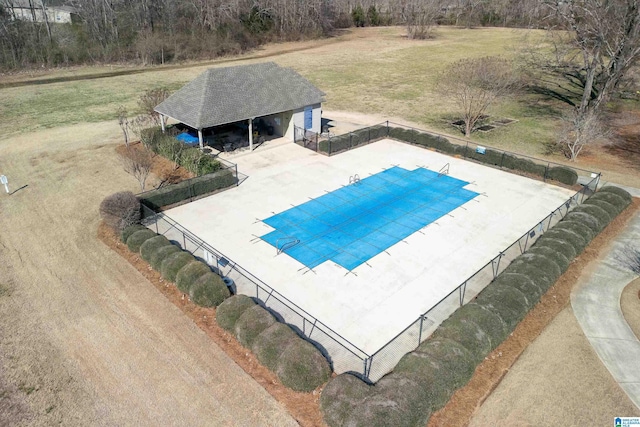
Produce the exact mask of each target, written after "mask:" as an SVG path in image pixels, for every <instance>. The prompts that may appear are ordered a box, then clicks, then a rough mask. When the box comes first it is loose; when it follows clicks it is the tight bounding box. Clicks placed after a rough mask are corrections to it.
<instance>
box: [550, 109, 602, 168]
mask: <svg viewBox="0 0 640 427" xmlns="http://www.w3.org/2000/svg"><path fill="white" fill-rule="evenodd" d="M563 122H564V127H563V129H562V132H561V133H560V135H561V136H560V141H559V142H560V146H561V149H562V151H563V152H564V154H565V155H566V156H567V157H568V158H569V159H570V160H571V161H575V160H576V159H577V158H578V155H579V154H580V152H581V151H582V149H583V148H584V147H585V146H586V145H588V144H591V143H593V142H595V141H598V140H599V139H602V138H605V137H607V136H608V135H609V131H608V129H607V127H606V126H604V125H603V124H602V121H601V120H600V117H599V116H598V115H597V114H596V113H595V112H593V111H588V112H587V113H586V114H579V112H578V110H573V111H571V112H570V113H569V114H567V115H566V116H565V117H563Z"/></svg>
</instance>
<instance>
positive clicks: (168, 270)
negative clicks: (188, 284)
mask: <svg viewBox="0 0 640 427" xmlns="http://www.w3.org/2000/svg"><path fill="white" fill-rule="evenodd" d="M194 259H195V258H194V257H193V255H191V254H190V253H189V252H185V251H180V252H176V253H173V254H171V255H168V256H167V257H166V258H165V259H164V260H163V261H162V263H161V264H160V274H161V275H162V277H163V278H164V280H167V281H169V282H174V283H175V281H176V276H177V275H178V272H179V271H180V269H181V268H182V267H184V266H185V265H187V264H188V263H190V262H191V261H193V260H194Z"/></svg>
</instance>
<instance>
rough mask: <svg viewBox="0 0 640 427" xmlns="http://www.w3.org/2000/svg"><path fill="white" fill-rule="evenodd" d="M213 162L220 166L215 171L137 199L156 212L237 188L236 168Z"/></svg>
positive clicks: (221, 160)
mask: <svg viewBox="0 0 640 427" xmlns="http://www.w3.org/2000/svg"><path fill="white" fill-rule="evenodd" d="M215 160H216V161H217V162H218V163H219V165H220V167H219V168H218V169H217V170H216V171H214V172H212V173H209V174H206V175H201V176H197V177H195V178H191V179H186V180H184V181H180V182H178V183H176V184H169V185H164V186H162V187H160V188H156V189H154V190H149V191H145V192H143V193H140V194H138V199H140V201H141V202H142V203H144V204H146V205H147V206H148V207H150V208H151V209H154V210H156V211H157V210H160V209H164V208H166V207H169V206H179V205H181V204H184V203H189V202H192V201H194V200H197V199H199V198H201V197H206V196H208V195H210V194H213V193H215V192H216V191H219V190H223V189H225V188H229V187H233V186H237V185H238V184H239V182H240V180H241V177H240V175H239V174H238V166H237V165H236V164H234V163H231V162H228V161H226V160H223V159H218V158H216V159H215Z"/></svg>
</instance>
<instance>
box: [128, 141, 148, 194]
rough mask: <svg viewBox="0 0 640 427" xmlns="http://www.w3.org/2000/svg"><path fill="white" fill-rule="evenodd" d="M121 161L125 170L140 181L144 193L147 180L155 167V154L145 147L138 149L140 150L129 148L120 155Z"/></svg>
mask: <svg viewBox="0 0 640 427" xmlns="http://www.w3.org/2000/svg"><path fill="white" fill-rule="evenodd" d="M120 160H122V165H123V166H124V170H125V171H126V172H127V173H130V174H131V175H133V176H134V177H135V178H136V179H137V180H138V183H139V184H140V191H144V188H145V185H146V182H147V178H148V177H149V174H150V173H151V168H152V167H153V154H151V152H150V151H149V150H147V149H146V148H144V147H138V149H135V148H132V147H129V148H128V149H127V150H126V151H125V152H124V153H123V154H121V155H120Z"/></svg>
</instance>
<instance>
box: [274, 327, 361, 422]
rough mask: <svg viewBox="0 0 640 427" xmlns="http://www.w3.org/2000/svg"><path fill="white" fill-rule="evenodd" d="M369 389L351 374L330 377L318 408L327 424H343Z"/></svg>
mask: <svg viewBox="0 0 640 427" xmlns="http://www.w3.org/2000/svg"><path fill="white" fill-rule="evenodd" d="M269 329H271V328H269ZM369 389H370V387H369V386H368V385H367V384H366V383H365V382H363V381H361V380H360V379H359V378H357V377H354V376H353V375H351V374H340V375H338V376H337V377H335V378H333V379H331V380H330V381H329V383H328V384H327V386H326V387H325V388H324V389H323V390H322V394H321V395H320V410H321V411H322V416H323V418H324V421H325V422H326V423H327V425H329V426H330V427H342V426H344V425H345V424H346V419H347V418H348V417H349V416H350V415H351V414H352V413H353V411H354V410H355V409H356V408H357V407H359V406H360V404H361V403H362V402H363V401H364V399H365V398H366V397H367V396H368V395H369Z"/></svg>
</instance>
